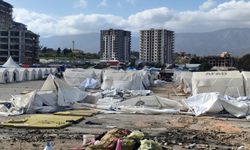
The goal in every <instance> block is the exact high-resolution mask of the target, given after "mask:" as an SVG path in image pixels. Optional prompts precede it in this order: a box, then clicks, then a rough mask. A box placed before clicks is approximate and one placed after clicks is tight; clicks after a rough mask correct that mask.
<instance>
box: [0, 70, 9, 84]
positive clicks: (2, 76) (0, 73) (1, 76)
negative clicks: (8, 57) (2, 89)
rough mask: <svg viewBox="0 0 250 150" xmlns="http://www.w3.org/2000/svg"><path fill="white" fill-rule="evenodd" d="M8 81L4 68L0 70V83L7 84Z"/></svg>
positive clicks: (7, 73) (7, 74) (6, 71)
mask: <svg viewBox="0 0 250 150" xmlns="http://www.w3.org/2000/svg"><path fill="white" fill-rule="evenodd" d="M9 81H10V77H9V72H8V70H7V69H5V68H0V83H8V82H9Z"/></svg>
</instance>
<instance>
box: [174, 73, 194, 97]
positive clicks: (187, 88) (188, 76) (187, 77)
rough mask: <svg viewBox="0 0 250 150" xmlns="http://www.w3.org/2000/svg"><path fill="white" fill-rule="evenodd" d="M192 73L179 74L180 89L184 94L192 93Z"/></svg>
mask: <svg viewBox="0 0 250 150" xmlns="http://www.w3.org/2000/svg"><path fill="white" fill-rule="evenodd" d="M192 77H193V73H192V72H187V71H184V72H180V73H179V74H178V77H177V80H178V88H179V89H181V90H183V92H184V93H186V94H187V93H191V92H192Z"/></svg>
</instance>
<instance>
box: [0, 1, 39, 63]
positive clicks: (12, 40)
mask: <svg viewBox="0 0 250 150" xmlns="http://www.w3.org/2000/svg"><path fill="white" fill-rule="evenodd" d="M12 9H13V6H12V5H10V4H9V3H7V2H4V1H3V0H0V64H3V63H5V61H6V60H7V59H8V58H9V57H10V56H12V58H13V59H14V61H15V62H17V63H19V64H34V63H38V62H39V58H38V51H39V35H37V34H35V33H33V32H32V31H29V30H27V27H26V25H24V24H22V23H18V22H15V21H14V20H13V19H12Z"/></svg>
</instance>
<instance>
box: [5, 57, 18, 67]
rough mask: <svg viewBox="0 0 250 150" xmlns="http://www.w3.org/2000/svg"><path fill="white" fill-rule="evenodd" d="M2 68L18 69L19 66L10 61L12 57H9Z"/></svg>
mask: <svg viewBox="0 0 250 150" xmlns="http://www.w3.org/2000/svg"><path fill="white" fill-rule="evenodd" d="M3 67H4V68H20V66H19V65H17V64H16V63H15V61H14V60H13V59H12V57H11V56H10V57H9V59H8V60H7V61H6V63H5V64H3Z"/></svg>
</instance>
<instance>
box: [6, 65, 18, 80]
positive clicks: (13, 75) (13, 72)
mask: <svg viewBox="0 0 250 150" xmlns="http://www.w3.org/2000/svg"><path fill="white" fill-rule="evenodd" d="M8 72H9V81H10V82H11V83H12V82H18V81H20V78H19V71H18V69H16V68H8Z"/></svg>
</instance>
